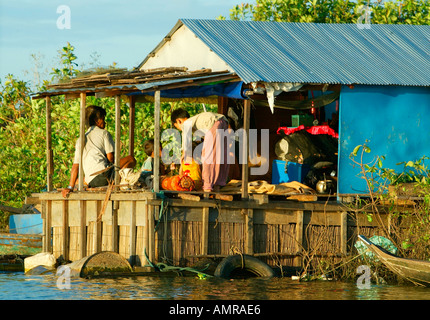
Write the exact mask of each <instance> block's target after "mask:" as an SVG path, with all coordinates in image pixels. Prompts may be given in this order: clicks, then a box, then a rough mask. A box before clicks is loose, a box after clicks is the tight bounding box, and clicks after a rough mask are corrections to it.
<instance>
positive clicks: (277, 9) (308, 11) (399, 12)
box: [218, 0, 430, 25]
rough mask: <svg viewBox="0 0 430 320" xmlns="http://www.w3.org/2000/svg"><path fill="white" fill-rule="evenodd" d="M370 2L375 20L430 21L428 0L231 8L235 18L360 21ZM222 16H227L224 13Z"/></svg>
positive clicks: (293, 0)
mask: <svg viewBox="0 0 430 320" xmlns="http://www.w3.org/2000/svg"><path fill="white" fill-rule="evenodd" d="M367 6H369V9H370V12H371V21H370V22H371V23H373V24H414V25H428V24H429V23H430V3H429V1H428V0H419V1H414V0H402V1H401V0H396V1H364V0H357V1H350V0H310V1H304V0H256V1H255V4H252V3H242V4H239V5H236V6H234V7H233V8H232V9H231V10H230V19H231V20H255V21H278V22H281V21H282V22H316V23H357V22H360V20H359V19H360V17H362V16H363V13H364V7H367ZM218 19H225V17H223V16H220V17H218Z"/></svg>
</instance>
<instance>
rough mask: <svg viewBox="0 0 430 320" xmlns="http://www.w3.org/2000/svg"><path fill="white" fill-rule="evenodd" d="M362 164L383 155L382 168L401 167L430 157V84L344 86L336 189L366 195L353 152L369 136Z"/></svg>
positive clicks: (341, 97) (340, 114)
mask: <svg viewBox="0 0 430 320" xmlns="http://www.w3.org/2000/svg"><path fill="white" fill-rule="evenodd" d="M366 139H367V140H369V142H368V143H367V145H368V146H369V147H370V149H371V152H370V153H366V154H365V157H364V160H363V162H364V163H368V162H370V161H372V160H373V159H375V157H376V156H385V157H386V158H385V160H384V161H383V167H385V168H390V169H394V170H396V171H401V170H402V169H403V166H399V165H396V164H397V163H399V162H402V161H409V160H417V159H419V158H421V157H423V156H424V155H426V156H430V88H429V87H406V86H365V85H356V86H354V88H353V89H350V88H349V87H347V86H343V87H342V90H341V94H340V111H339V163H338V178H339V179H338V193H340V194H342V193H343V194H346V193H368V191H367V188H366V182H365V180H364V179H362V178H360V177H359V176H358V175H359V173H360V170H359V168H358V167H353V166H352V165H353V163H352V161H351V160H350V158H349V156H350V154H351V152H352V151H353V150H354V148H355V147H356V146H357V145H362V144H364V143H365V140H366Z"/></svg>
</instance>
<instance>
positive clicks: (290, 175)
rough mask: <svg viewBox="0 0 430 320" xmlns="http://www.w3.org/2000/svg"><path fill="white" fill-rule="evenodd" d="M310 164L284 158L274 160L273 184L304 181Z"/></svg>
mask: <svg viewBox="0 0 430 320" xmlns="http://www.w3.org/2000/svg"><path fill="white" fill-rule="evenodd" d="M309 169H310V168H309V165H307V164H301V163H296V162H287V161H283V160H273V162H272V184H280V183H284V182H291V181H298V182H300V183H303V181H304V179H305V177H306V175H307V174H308V172H309Z"/></svg>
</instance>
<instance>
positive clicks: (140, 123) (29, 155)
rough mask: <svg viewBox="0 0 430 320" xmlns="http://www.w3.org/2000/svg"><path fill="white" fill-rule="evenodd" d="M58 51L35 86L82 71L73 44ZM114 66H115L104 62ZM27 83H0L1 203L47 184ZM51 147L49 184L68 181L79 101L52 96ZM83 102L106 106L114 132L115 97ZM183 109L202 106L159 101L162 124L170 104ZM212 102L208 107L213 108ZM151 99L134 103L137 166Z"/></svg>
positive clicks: (39, 117) (150, 130) (36, 106)
mask: <svg viewBox="0 0 430 320" xmlns="http://www.w3.org/2000/svg"><path fill="white" fill-rule="evenodd" d="M59 53H60V61H61V63H60V66H59V67H56V68H52V73H51V76H52V78H51V79H50V80H44V81H43V84H42V85H41V86H39V87H37V88H35V91H36V92H37V91H43V90H45V89H46V85H47V84H49V83H51V82H58V81H64V80H67V79H69V78H70V77H74V76H78V75H79V74H80V73H81V72H82V73H84V72H85V71H83V70H79V69H78V64H77V63H76V61H77V57H76V55H75V54H74V47H73V46H72V45H71V44H70V43H67V45H66V46H64V47H63V48H62V49H61V50H59ZM109 68H110V69H113V68H115V65H112V66H110V67H109ZM30 87H31V86H30V83H29V82H26V81H22V80H18V79H16V78H15V77H14V76H13V75H8V76H7V77H6V80H5V81H4V83H2V82H0V149H1V150H2V154H1V162H0V181H1V183H0V203H1V204H3V205H7V206H12V207H21V206H22V205H23V203H24V200H25V197H26V196H27V195H29V194H31V193H34V192H40V191H43V190H45V189H46V142H45V141H46V131H45V128H46V113H45V110H46V101H45V100H44V99H39V100H33V99H31V91H33V90H31V89H30ZM51 103H52V106H51V108H52V112H51V117H52V146H53V156H54V176H53V184H54V188H64V187H65V186H67V183H68V181H69V177H70V170H71V167H72V161H73V155H74V146H75V142H76V139H77V138H78V136H79V118H80V101H79V99H75V100H65V98H64V96H57V97H52V99H51ZM86 103H87V105H89V104H95V105H99V106H101V107H103V108H105V109H106V111H107V116H106V122H107V130H108V131H109V132H110V133H111V134H112V136H114V133H115V101H114V99H113V98H95V97H87V101H86ZM127 104H128V101H127V100H125V99H122V104H121V153H122V154H121V156H125V155H127V154H128V141H129V137H128V119H129V108H128V105H127ZM179 107H181V108H186V109H187V110H188V111H189V113H190V114H191V115H194V114H195V113H197V112H200V111H201V110H202V108H203V107H202V106H201V105H195V104H190V103H183V102H171V103H162V104H161V112H160V124H161V128H162V129H163V130H164V129H167V128H170V127H171V122H170V114H171V111H172V110H174V109H175V108H179ZM215 107H216V106H207V108H208V109H210V110H212V109H213V108H215ZM153 114H154V105H153V103H136V114H135V116H136V117H135V119H136V128H135V157H136V160H137V166H138V167H140V166H141V165H142V164H143V161H144V160H145V159H146V157H147V156H146V154H145V153H144V152H143V142H144V141H145V140H146V139H149V138H153V137H154V117H153ZM7 218H8V213H7V212H1V211H0V229H4V227H5V226H6V225H7Z"/></svg>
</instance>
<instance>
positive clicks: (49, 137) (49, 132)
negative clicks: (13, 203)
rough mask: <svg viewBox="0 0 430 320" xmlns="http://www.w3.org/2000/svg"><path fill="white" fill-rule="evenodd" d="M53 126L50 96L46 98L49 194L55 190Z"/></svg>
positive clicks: (47, 180)
mask: <svg viewBox="0 0 430 320" xmlns="http://www.w3.org/2000/svg"><path fill="white" fill-rule="evenodd" d="M51 124H52V121H51V97H49V96H48V97H46V187H47V191H48V192H50V191H52V189H53V184H52V176H53V174H54V160H53V153H52V125H51Z"/></svg>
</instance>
